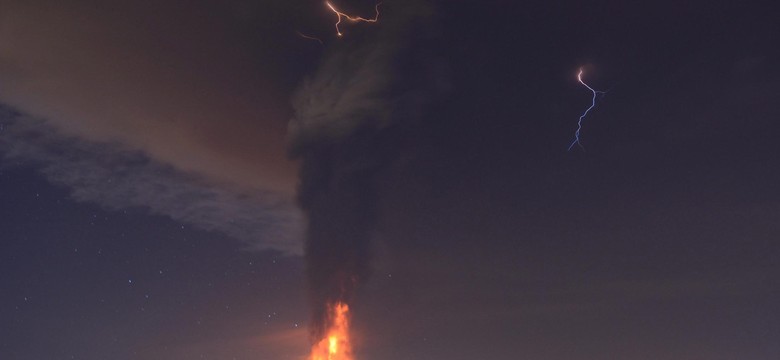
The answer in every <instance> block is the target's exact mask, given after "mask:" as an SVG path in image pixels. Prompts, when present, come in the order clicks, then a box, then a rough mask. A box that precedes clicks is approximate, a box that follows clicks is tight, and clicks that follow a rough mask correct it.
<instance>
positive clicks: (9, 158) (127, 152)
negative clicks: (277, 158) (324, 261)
mask: <svg viewBox="0 0 780 360" xmlns="http://www.w3.org/2000/svg"><path fill="white" fill-rule="evenodd" d="M0 123H2V125H1V126H2V130H1V132H0V154H1V155H2V156H3V160H4V161H3V162H4V163H5V164H6V166H7V164H10V163H12V162H15V163H26V164H35V166H36V167H37V168H38V169H39V170H40V172H41V173H42V174H44V175H45V176H46V177H47V178H48V179H49V180H50V181H51V182H53V183H55V184H59V185H63V186H66V187H68V188H69V189H71V195H72V197H73V199H75V200H77V201H85V202H92V203H96V204H100V205H101V206H103V207H105V208H107V209H122V208H128V207H141V208H146V209H148V210H149V211H150V212H151V213H154V214H160V215H165V216H169V217H171V218H173V219H175V220H178V221H181V222H185V223H188V224H192V225H193V226H195V227H198V228H201V229H203V230H209V231H217V232H221V233H224V234H227V235H229V236H231V237H233V238H236V239H238V240H241V241H243V242H245V243H246V244H247V245H248V246H249V247H251V248H253V249H274V250H279V251H282V252H286V253H291V254H297V253H300V252H301V243H300V236H299V233H300V231H299V228H300V216H299V213H298V211H297V210H296V208H295V205H294V203H293V202H292V199H290V197H289V195H285V194H281V193H277V192H272V191H261V190H239V189H238V188H236V187H234V186H232V185H228V184H224V183H218V182H215V181H213V180H210V179H208V178H206V177H205V176H203V175H199V174H196V173H193V172H184V171H181V170H178V169H176V168H174V167H173V166H171V165H169V164H166V163H163V162H161V161H158V160H155V159H153V158H151V157H149V156H148V155H147V154H145V153H144V152H142V151H140V150H137V149H132V148H129V147H127V146H124V145H121V144H119V143H116V142H96V141H89V140H85V139H83V138H80V137H76V136H65V135H63V134H62V133H61V132H59V131H58V130H56V129H55V128H54V127H52V126H51V125H49V124H48V123H47V122H46V121H43V120H40V119H35V118H30V117H26V116H23V115H20V114H17V113H14V112H12V111H9V110H3V109H2V108H0Z"/></svg>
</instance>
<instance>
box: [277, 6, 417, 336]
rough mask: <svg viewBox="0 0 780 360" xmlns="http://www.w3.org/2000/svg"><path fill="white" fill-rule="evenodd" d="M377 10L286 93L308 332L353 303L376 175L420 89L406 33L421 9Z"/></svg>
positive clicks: (411, 115)
mask: <svg viewBox="0 0 780 360" xmlns="http://www.w3.org/2000/svg"><path fill="white" fill-rule="evenodd" d="M388 5H390V4H388ZM384 10H385V12H384V13H383V18H382V20H381V21H380V22H379V23H377V24H375V26H376V28H375V29H371V30H368V31H371V32H373V33H372V34H366V36H360V39H346V40H345V41H340V42H338V43H335V44H334V45H335V46H334V47H335V48H334V49H330V52H329V53H328V54H326V56H325V58H324V61H323V63H322V64H321V65H320V67H319V69H318V70H317V72H316V73H315V74H314V76H312V77H311V78H310V79H308V80H307V81H306V82H305V83H304V84H303V85H302V86H301V88H300V89H299V90H298V92H297V93H296V95H295V97H294V98H293V106H294V108H295V118H294V119H292V120H291V121H290V127H289V133H290V141H291V145H290V154H291V156H292V157H293V158H296V159H300V160H301V161H302V165H301V174H300V183H299V192H298V200H299V204H300V206H301V208H302V209H303V211H304V212H305V214H306V216H307V219H308V229H307V232H306V246H305V251H306V264H307V268H306V272H307V278H308V283H309V290H310V291H309V293H310V297H311V299H310V300H311V304H312V308H313V309H312V315H313V318H312V325H311V326H312V327H311V330H312V336H313V340H315V341H318V340H320V339H323V337H324V336H325V335H326V332H327V331H328V327H329V324H328V322H329V317H330V316H331V315H330V310H329V309H330V307H332V306H333V305H334V304H336V303H344V304H347V305H351V304H352V302H353V300H354V294H355V291H356V289H358V288H359V287H360V285H361V284H362V283H363V282H364V281H366V279H367V278H368V276H369V273H370V243H371V242H370V239H371V232H372V230H373V225H374V222H375V217H376V211H377V209H376V207H377V191H376V183H377V182H376V180H377V176H379V175H380V172H381V170H382V169H384V168H385V167H386V166H387V164H388V163H390V162H391V161H392V159H393V158H394V157H395V155H396V154H397V153H398V148H399V146H400V143H401V141H402V139H403V138H404V135H403V134H404V133H405V132H407V131H409V129H410V128H412V127H413V126H409V125H410V124H412V122H413V121H414V120H415V119H416V118H417V117H418V116H416V113H417V112H418V110H419V107H420V103H421V102H422V100H421V99H422V98H423V97H424V96H422V95H421V94H422V93H424V92H425V91H424V90H423V89H422V88H424V87H425V86H422V85H421V84H422V83H423V81H422V80H420V79H422V78H425V76H422V77H420V76H415V74H413V73H414V72H415V71H422V70H420V69H421V68H423V67H424V66H423V63H424V61H418V60H420V59H416V60H413V59H415V56H414V51H413V48H414V46H413V45H411V44H410V43H409V42H408V41H407V40H408V39H409V36H410V34H411V31H412V28H414V27H415V26H416V25H415V22H414V21H413V20H415V19H419V18H420V17H421V16H422V15H423V14H425V13H427V12H428V10H427V8H426V7H424V6H420V5H419V4H415V3H414V2H411V1H408V2H404V1H397V2H393V4H392V6H387V7H385V8H384ZM371 35H374V36H371ZM414 69H417V70H414Z"/></svg>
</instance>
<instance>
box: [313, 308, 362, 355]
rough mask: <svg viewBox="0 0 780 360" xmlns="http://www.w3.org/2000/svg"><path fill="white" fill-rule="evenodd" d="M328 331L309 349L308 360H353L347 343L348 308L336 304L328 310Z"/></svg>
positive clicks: (349, 345)
mask: <svg viewBox="0 0 780 360" xmlns="http://www.w3.org/2000/svg"><path fill="white" fill-rule="evenodd" d="M328 322H329V324H328V331H327V333H326V334H325V337H324V338H323V339H321V340H320V341H319V342H317V343H316V344H314V345H313V346H312V347H311V355H310V356H309V360H354V358H353V357H352V344H351V343H350V341H349V306H347V304H344V303H341V302H338V303H335V304H333V305H332V306H330V307H329V309H328Z"/></svg>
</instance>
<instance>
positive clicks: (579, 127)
mask: <svg viewBox="0 0 780 360" xmlns="http://www.w3.org/2000/svg"><path fill="white" fill-rule="evenodd" d="M583 72H584V70H582V68H580V72H579V73H578V74H577V80H578V81H579V82H580V84H582V85H584V86H585V87H586V88H588V90H590V92H591V93H593V98H592V99H591V102H590V107H588V108H587V109H585V112H583V113H582V115H580V119H579V121H577V131H575V132H574V141H572V142H571V145H569V149H568V150H567V151H571V149H572V148H573V147H574V145H575V144H576V145H579V147H580V148H581V149H582V150H585V147H583V146H582V143H581V142H580V130H582V119H584V118H585V116H587V115H588V112H590V110H591V109H593V108H594V107H596V97H597V96H598V95H599V94H602V95H603V94H606V91H599V90H595V89H593V88H592V87H590V86H589V85H588V84H586V83H585V82H584V81H582V73H583Z"/></svg>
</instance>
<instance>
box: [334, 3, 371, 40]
mask: <svg viewBox="0 0 780 360" xmlns="http://www.w3.org/2000/svg"><path fill="white" fill-rule="evenodd" d="M325 5H327V6H328V7H329V8H330V10H331V11H333V12H334V13H336V15H337V16H338V17H339V19H338V21H337V22H336V34H338V35H339V36H341V35H342V34H341V30H339V24H341V18H344V19H347V20H348V21H351V22H360V21H362V22H369V23H375V22H377V21H379V5H382V3H381V2H380V3H377V4H376V6H374V10H375V11H376V15H374V18H373V19H366V18H363V17H360V16H349V15H347V14H345V13H343V12H341V11H338V10H336V8H335V7H333V5H331V3H330V2H328V1H326V2H325Z"/></svg>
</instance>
